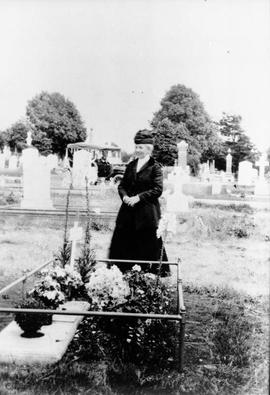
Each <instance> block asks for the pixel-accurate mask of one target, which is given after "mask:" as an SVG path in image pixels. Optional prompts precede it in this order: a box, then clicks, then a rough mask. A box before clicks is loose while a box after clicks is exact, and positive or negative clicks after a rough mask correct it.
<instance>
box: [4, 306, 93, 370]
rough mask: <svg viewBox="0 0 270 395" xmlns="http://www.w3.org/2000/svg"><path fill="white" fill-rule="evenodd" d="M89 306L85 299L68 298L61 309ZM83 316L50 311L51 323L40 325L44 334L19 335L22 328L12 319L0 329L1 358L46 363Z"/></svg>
mask: <svg viewBox="0 0 270 395" xmlns="http://www.w3.org/2000/svg"><path fill="white" fill-rule="evenodd" d="M63 308H65V309H66V310H72V311H76V310H83V311H87V310H88V309H89V303H87V302H67V303H65V304H63V305H62V306H61V310H62V309H63ZM82 319H83V316H70V315H57V314H55V315H53V323H52V324H51V325H46V326H42V327H41V329H40V332H42V333H44V336H42V337H37V338H31V339H29V338H25V337H21V334H22V333H23V331H22V330H21V328H20V327H19V326H18V325H17V323H16V322H15V321H12V322H11V323H10V324H9V325H7V326H6V327H5V328H4V329H3V330H2V331H1V332H0V362H2V363H16V364H27V365H32V364H39V365H47V364H53V363H55V362H57V361H59V360H60V359H61V358H62V357H63V355H64V353H65V352H66V350H67V347H68V345H69V343H70V342H71V340H72V339H73V336H74V334H75V332H76V329H77V327H78V325H79V323H80V322H81V320H82Z"/></svg>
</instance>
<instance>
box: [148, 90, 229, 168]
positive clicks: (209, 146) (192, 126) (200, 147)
mask: <svg viewBox="0 0 270 395" xmlns="http://www.w3.org/2000/svg"><path fill="white" fill-rule="evenodd" d="M165 120H167V121H169V122H170V129H171V131H170V134H171V138H172V139H173V140H172V144H176V143H178V142H179V141H180V140H184V141H186V142H187V143H188V164H189V165H190V166H191V167H192V169H193V171H194V172H196V170H197V168H198V164H199V162H200V160H201V159H202V158H203V160H207V159H214V158H215V155H217V154H218V153H219V152H220V151H221V147H222V141H221V139H220V138H219V136H218V134H217V128H216V126H215V124H214V122H212V120H211V119H210V117H209V115H208V114H207V113H206V111H205V109H204V106H203V104H202V102H201V101H200V98H199V96H198V95H197V94H196V93H195V92H193V91H192V90H191V89H189V88H186V87H185V86H184V85H180V84H179V85H174V86H172V87H171V89H170V90H169V91H168V92H167V93H166V95H165V97H164V98H163V99H162V100H161V109H160V110H159V111H157V112H156V113H155V114H154V117H153V120H152V122H151V124H152V126H153V128H154V132H155V133H157V143H156V144H155V155H156V156H157V157H158V156H159V151H160V148H159V146H158V144H159V141H161V140H162V139H161V134H162V133H163V132H162V130H163V131H164V133H165V134H166V133H167V131H166V128H165V129H164V125H163V126H161V129H160V125H161V123H162V122H163V121H165ZM165 131H166V132H165ZM164 138H165V139H166V137H164ZM162 150H163V152H164V148H161V151H162ZM161 156H162V155H161ZM169 156H171V158H170V159H168V158H169ZM174 157H175V150H172V151H170V150H169V151H168V152H167V155H166V158H167V159H166V161H167V162H171V163H172V162H173V161H174Z"/></svg>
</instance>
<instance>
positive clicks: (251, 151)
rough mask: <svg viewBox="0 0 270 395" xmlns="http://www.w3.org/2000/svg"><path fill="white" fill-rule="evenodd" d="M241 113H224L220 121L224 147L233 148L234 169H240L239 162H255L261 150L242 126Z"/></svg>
mask: <svg viewBox="0 0 270 395" xmlns="http://www.w3.org/2000/svg"><path fill="white" fill-rule="evenodd" d="M241 121H242V117H241V116H240V115H229V114H226V113H223V117H222V118H221V120H220V121H219V123H218V124H219V130H220V133H221V135H222V136H224V137H225V142H224V148H225V151H226V152H227V151H228V149H229V148H230V149H231V155H232V168H233V171H236V170H237V169H238V164H239V162H241V161H243V160H249V161H251V162H253V163H255V161H256V160H257V159H258V158H259V152H258V150H257V148H256V147H255V145H254V144H253V143H252V142H251V140H250V138H249V137H248V136H247V135H246V134H245V131H244V130H243V129H242V126H241Z"/></svg>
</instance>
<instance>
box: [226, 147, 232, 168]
mask: <svg viewBox="0 0 270 395" xmlns="http://www.w3.org/2000/svg"><path fill="white" fill-rule="evenodd" d="M231 172H232V155H231V149H230V148H229V149H228V155H227V156H226V173H229V174H231Z"/></svg>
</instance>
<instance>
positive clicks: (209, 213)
mask: <svg viewBox="0 0 270 395" xmlns="http://www.w3.org/2000/svg"><path fill="white" fill-rule="evenodd" d="M0 225H1V226H0V246H1V248H0V287H2V286H4V285H7V284H8V283H9V282H11V281H12V280H14V279H16V278H18V277H19V276H20V275H21V274H22V273H23V272H24V271H25V270H30V269H32V268H34V267H36V266H38V265H40V264H42V263H43V262H44V261H46V260H49V259H51V258H52V255H53V253H55V252H57V250H58V248H59V246H60V245H61V242H62V236H63V230H62V225H61V224H59V223H58V222H57V221H56V220H52V219H50V220H49V219H46V218H41V219H35V220H33V219H29V221H27V220H23V221H22V220H21V221H18V219H16V218H15V217H14V218H12V219H11V218H9V219H8V218H6V219H4V218H3V219H0ZM111 235H112V232H111V231H109V230H108V229H100V230H93V231H92V247H93V248H95V249H96V255H97V257H100V258H103V257H106V256H107V250H108V247H109V243H110V239H111ZM269 247H270V213H269V212H267V211H265V212H263V211H249V212H246V211H245V210H244V209H243V211H238V212H235V211H234V210H233V209H230V210H227V211H226V210H224V209H219V208H215V207H213V208H196V209H195V208H194V209H192V210H191V212H190V213H188V214H185V215H184V216H183V217H181V218H180V219H179V228H178V232H177V235H175V237H174V238H173V239H172V240H169V241H168V242H167V243H166V249H167V252H168V255H169V258H170V260H173V259H177V258H178V257H180V258H181V260H182V273H183V279H184V285H185V294H184V296H185V300H186V305H187V311H188V314H187V315H188V317H187V319H188V320H189V321H191V323H188V324H187V328H186V331H187V337H186V353H185V354H186V355H185V361H186V362H185V372H184V373H183V374H182V375H179V374H178V373H177V372H175V371H173V370H171V371H164V375H163V377H161V376H160V377H159V378H157V377H156V378H155V379H154V378H153V377H152V379H151V380H152V381H151V380H150V378H149V376H147V377H148V378H147V377H146V376H145V375H144V373H143V372H141V373H140V374H139V376H138V377H137V378H136V379H135V378H134V377H133V379H132V380H131V379H130V382H132V383H133V384H132V386H131V387H130V388H129V386H128V385H127V383H123V382H122V384H121V385H123V387H121V386H120V385H119V386H117V385H116V384H115V378H116V377H117V374H116V373H115V371H114V372H112V366H108V364H106V360H104V361H92V362H91V364H90V365H89V364H87V365H86V364H84V363H83V362H82V361H81V362H80V363H79V362H72V364H71V361H72V355H73V354H72V348H71V350H70V352H69V353H68V354H67V356H66V359H65V360H64V361H62V362H61V363H60V364H59V365H57V366H56V367H54V369H55V370H54V373H53V371H52V368H50V369H49V370H46V371H43V370H41V369H39V368H37V369H34V370H33V371H32V372H31V374H30V373H29V370H28V368H26V367H25V368H23V369H21V368H15V370H14V367H10V366H1V369H0V383H1V378H2V384H0V393H1V394H2V393H6V394H9V393H14V394H17V393H18V394H20V393H24V394H34V393H44V394H45V393H46V391H47V393H48V394H49V393H59V394H61V393H78V394H79V393H81V394H84V393H86V392H87V389H89V388H90V390H91V391H90V392H88V393H91V394H92V393H93V394H95V393H97V394H98V393H100V394H103V393H110V394H113V393H117V394H120V393H127V392H123V391H128V392H130V393H137V394H140V393H142V394H144V393H149V394H150V393H157V394H159V393H164V394H165V393H175V394H176V393H179V394H194V395H197V394H200V395H201V394H224V395H229V394H236V395H238V394H240V395H241V394H246V395H256V394H261V395H263V394H266V393H267V373H268V371H267V363H268V349H267V347H268V346H267V344H268V338H269V333H268V319H267V310H268V294H269ZM174 279H175V274H174V273H173V275H172V281H173V280H174ZM30 285H31V284H29V286H30ZM20 295H21V288H20V287H18V288H17V289H15V290H13V291H10V292H9V295H8V296H9V299H2V300H0V303H1V304H2V305H10V304H12V303H13V302H14V301H16V300H18V299H19V298H20ZM10 319H11V317H8V316H5V317H3V316H0V329H1V328H2V327H3V326H4V325H5V324H6V323H7V321H8V320H10ZM224 322H225V323H226V325H225V324H224ZM249 322H250V323H253V324H252V325H251V326H250V327H249V324H248V323H249ZM243 323H244V324H245V325H244V326H245V327H246V328H249V330H248V331H246V329H245V330H244V332H237V328H238V327H241V325H242V324H243ZM220 324H221V326H220ZM219 326H220V327H219ZM217 328H219V329H218V331H217V330H216V329H217ZM222 328H223V329H224V328H225V329H226V330H225V331H224V330H223V332H222ZM217 334H219V335H220V336H221V334H222V336H221V337H220V339H221V340H222V339H223V340H222V341H220V342H219V338H217V336H218V335H217ZM241 336H243V338H241ZM245 336H246V337H245ZM237 338H238V340H239V338H240V340H241V341H240V342H237V340H236V339H237ZM230 339H233V342H234V344H235V345H236V348H235V349H233V350H232V349H230V350H229V351H228V347H229V346H228V347H227V345H228V344H229V343H230V347H231V348H232V344H231V340H230ZM241 344H245V347H246V348H243V347H242V348H241ZM72 347H73V346H72ZM226 347H227V348H226ZM237 347H238V348H237ZM228 353H229V354H230V353H231V354H233V355H234V361H233V362H232V363H230V361H229V360H226V355H227V354H228ZM231 354H230V355H231ZM241 354H243V355H245V356H246V362H245V363H244V364H243V363H242V362H243V361H242V362H241V361H240V362H239V361H238V360H237V358H238V359H239V356H240V355H241ZM222 355H223V356H224V358H225V359H224V358H223V360H222ZM217 357H218V358H219V359H218V358H217ZM66 364H69V365H68V366H69V369H68V373H69V377H67V376H66V373H65V371H64V370H65V369H66ZM70 364H71V365H70ZM241 364H242V365H241ZM91 369H92V371H93V372H95V374H94V375H93V374H92V375H91V374H90V370H91ZM12 372H13V373H12ZM14 372H15V373H14ZM55 372H57V374H56V373H55ZM122 373H123V372H122ZM170 375H171V377H170V380H169V378H168V377H169V376H170ZM42 377H43V379H41V378H42ZM46 377H48V379H46ZM37 378H38V379H37ZM39 380H40V384H37V382H39ZM42 380H43V383H45V385H44V386H42V385H41V381H42ZM46 380H47V381H46ZM59 380H60V381H59ZM61 380H62V384H61ZM70 380H71V381H72V384H71V382H70ZM147 380H150V381H149V382H148V384H149V385H147ZM166 380H167V381H166ZM120 381H121V380H120ZM53 382H54V385H52V383H53ZM64 382H66V384H67V383H69V384H68V385H67V386H65V385H64ZM90 382H91V383H92V384H91V383H90ZM80 383H81V384H80ZM226 383H227V384H226ZM1 385H2V387H1ZM62 386H63V387H62ZM10 388H11V389H12V391H13V392H11V390H10V392H8V391H9V389H10ZM46 388H50V389H49V390H46ZM63 388H65V390H64V389H63ZM121 388H122V389H121ZM123 388H124V389H123ZM175 388H178V392H177V391H176V389H175ZM127 389H128V390H127ZM69 390H70V391H71V392H68V391H69ZM5 391H6V392H5ZM23 391H25V392H23ZM61 391H63V392H61ZM65 391H66V392H65ZM72 391H73V392H72ZM121 391H122V392H121ZM136 391H137V392H136ZM147 391H148V392H147ZM149 391H150V392H149ZM151 391H155V392H151ZM170 391H171V392H170ZM226 391H227V392H226Z"/></svg>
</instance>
